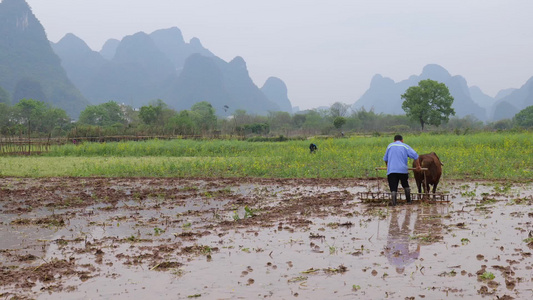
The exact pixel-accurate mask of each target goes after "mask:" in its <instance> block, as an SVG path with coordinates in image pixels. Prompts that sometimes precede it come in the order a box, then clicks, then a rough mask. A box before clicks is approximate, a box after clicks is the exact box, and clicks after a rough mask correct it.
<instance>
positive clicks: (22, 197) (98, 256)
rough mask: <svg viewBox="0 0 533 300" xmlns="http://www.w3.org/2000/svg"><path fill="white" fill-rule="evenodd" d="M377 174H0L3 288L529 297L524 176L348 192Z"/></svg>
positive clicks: (59, 293)
mask: <svg viewBox="0 0 533 300" xmlns="http://www.w3.org/2000/svg"><path fill="white" fill-rule="evenodd" d="M385 184H386V183H385V181H384V179H335V180H332V179H305V180H304V179H250V178H244V179H243V178H239V179H225V178H223V179H194V178H193V179H169V178H165V179H154V178H47V179H27V178H0V229H1V231H0V297H1V298H2V299H57V298H68V299H111V298H112V299H139V298H149V299H154V298H156V299H191V298H201V299H249V298H272V299H293V298H296V297H299V298H301V299H331V298H340V299H355V298H363V299H384V298H387V299H443V298H447V299H457V298H464V299H532V298H533V281H532V280H533V258H532V257H531V255H532V252H533V223H532V221H533V209H532V204H533V186H532V184H531V183H505V182H489V181H475V182H465V181H445V182H443V183H442V184H441V186H439V189H440V192H443V193H446V194H448V195H449V200H450V201H449V202H441V201H438V202H436V201H431V200H424V201H416V202H415V203H414V204H410V205H407V204H405V203H400V205H397V206H394V207H393V206H388V205H387V203H383V202H381V201H376V202H375V201H369V200H366V199H362V198H363V197H362V196H361V194H359V193H364V192H369V191H379V190H383V189H384V187H385ZM412 185H413V186H414V184H413V183H412Z"/></svg>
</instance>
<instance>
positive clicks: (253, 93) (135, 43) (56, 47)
mask: <svg viewBox="0 0 533 300" xmlns="http://www.w3.org/2000/svg"><path fill="white" fill-rule="evenodd" d="M0 17H1V20H2V22H0V34H1V36H0V50H1V52H0V87H2V88H4V89H5V90H6V91H7V92H8V93H10V94H11V95H12V97H11V98H12V99H13V102H15V103H16V102H17V101H19V100H20V99H23V98H33V99H36V100H41V101H44V102H48V103H51V104H53V105H54V106H57V107H60V108H63V109H65V110H66V111H67V112H68V113H69V115H71V116H73V117H77V115H78V114H79V113H80V112H81V111H82V110H83V109H84V108H85V106H87V105H88V104H99V103H104V102H108V101H111V100H112V101H116V102H118V103H125V104H127V105H131V106H133V107H140V106H142V105H146V104H148V103H149V102H150V101H152V100H156V99H161V100H163V101H164V102H165V103H167V104H168V105H169V107H171V108H174V109H177V110H183V109H190V108H191V106H192V105H193V104H194V103H197V102H200V101H207V102H209V103H211V104H212V105H213V107H214V108H215V110H216V112H217V114H218V115H222V116H223V115H230V114H232V113H233V112H234V111H235V110H237V109H241V110H245V111H246V112H248V113H252V114H263V115H264V114H267V113H268V112H270V111H287V112H292V105H291V103H290V100H289V99H288V97H287V87H286V86H285V83H283V81H282V80H281V79H278V78H275V77H271V78H269V79H268V80H267V81H266V82H265V85H264V86H263V88H262V89H260V88H258V87H257V86H256V85H255V84H254V82H253V81H252V79H251V78H250V76H249V74H248V70H247V67H246V62H245V61H244V59H242V58H241V57H236V58H234V59H233V60H232V61H230V62H229V63H228V62H225V61H224V60H222V59H220V58H218V57H217V56H216V55H214V54H213V53H212V52H210V51H209V50H208V49H206V48H204V47H203V46H202V44H201V42H200V40H199V39H197V38H193V39H191V40H190V42H189V43H186V42H185V41H184V40H183V36H182V34H181V31H180V30H179V29H178V28H176V27H173V28H169V29H162V30H157V31H154V32H152V33H151V34H146V33H144V32H139V33H136V34H133V35H130V36H126V37H124V38H123V39H122V40H120V41H118V40H114V39H110V40H108V41H107V42H106V43H105V44H104V46H103V47H102V50H101V52H96V51H93V50H91V49H90V48H89V47H88V46H87V44H86V43H85V42H84V41H83V40H81V39H80V38H78V37H76V36H75V35H73V34H67V35H66V36H65V37H63V38H62V39H61V40H60V41H59V42H57V43H50V42H49V41H48V40H47V38H46V34H45V30H44V28H43V27H42V25H41V24H40V22H39V21H38V19H37V18H36V17H35V15H33V13H32V11H31V9H30V7H29V5H28V4H27V3H26V1H24V0H3V1H2V2H1V3H0ZM263 89H264V91H263Z"/></svg>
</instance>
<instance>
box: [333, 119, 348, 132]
mask: <svg viewBox="0 0 533 300" xmlns="http://www.w3.org/2000/svg"><path fill="white" fill-rule="evenodd" d="M344 124H346V118H345V117H335V119H334V120H333V126H335V128H337V129H341V127H342V126H343V125H344Z"/></svg>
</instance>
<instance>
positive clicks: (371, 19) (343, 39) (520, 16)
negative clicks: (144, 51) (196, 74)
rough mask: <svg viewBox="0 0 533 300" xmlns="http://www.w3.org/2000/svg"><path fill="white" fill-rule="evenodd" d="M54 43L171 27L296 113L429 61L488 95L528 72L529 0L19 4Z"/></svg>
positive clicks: (353, 95) (532, 63)
mask: <svg viewBox="0 0 533 300" xmlns="http://www.w3.org/2000/svg"><path fill="white" fill-rule="evenodd" d="M27 2H28V4H29V5H30V6H31V7H32V9H33V13H34V14H35V15H36V16H37V18H38V19H39V20H40V21H41V23H42V24H43V26H44V27H45V29H46V33H47V35H48V38H49V39H50V40H51V41H53V42H57V41H58V40H60V39H61V38H62V37H63V36H64V35H65V34H66V33H69V32H70V33H73V34H75V35H76V36H78V37H80V38H81V39H83V40H84V41H85V42H86V43H87V44H88V45H89V46H90V47H91V48H92V49H93V50H96V51H100V49H101V47H102V45H103V44H104V42H105V41H106V40H107V39H109V38H115V39H119V40H120V39H122V38H123V37H124V36H126V35H131V34H134V33H136V32H139V31H144V32H146V33H151V32H153V31H155V30H157V29H163V28H170V27H174V26H176V27H178V28H180V29H181V31H182V33H183V36H184V38H185V40H186V41H187V42H188V41H189V40H190V39H191V38H192V37H198V38H199V39H200V41H201V42H202V44H203V45H204V47H206V48H208V49H209V50H211V51H212V52H213V53H214V54H215V55H217V56H219V57H220V58H222V59H224V60H226V61H230V60H231V59H233V58H234V57H235V56H242V57H243V58H244V60H245V61H246V63H247V66H248V71H249V73H250V76H251V77H252V79H253V80H254V82H255V84H256V85H257V86H259V87H262V86H263V84H264V82H265V80H266V79H267V78H268V77H270V76H276V77H279V78H281V79H282V80H283V81H284V82H285V83H286V84H287V87H288V90H289V98H290V99H291V102H292V104H293V106H299V107H300V109H306V108H314V107H317V106H321V105H331V104H332V103H334V102H343V103H348V104H352V103H354V102H355V101H356V100H357V99H359V97H360V96H361V95H362V94H363V93H364V92H365V91H366V90H367V89H368V87H369V84H370V80H371V79H372V77H373V76H374V75H375V74H381V75H383V76H385V77H390V78H392V79H393V80H395V81H400V80H403V79H407V78H408V77H409V76H410V75H419V74H420V73H421V71H422V68H423V67H424V66H425V65H427V64H430V63H435V64H439V65H441V66H443V67H444V68H446V69H447V70H448V71H449V72H450V73H451V74H452V75H462V76H464V77H465V78H466V80H467V81H468V84H469V85H470V86H472V85H476V86H479V87H480V88H481V89H482V90H483V91H484V92H485V93H486V94H488V95H490V96H494V95H495V94H496V93H497V92H498V91H499V90H501V89H505V88H511V87H514V88H519V87H520V86H522V85H523V84H524V83H525V82H526V81H527V80H528V79H529V78H530V77H532V76H533V17H532V13H533V1H532V0H499V1H498V0H444V1H441V0H366V1H363V0H329V1H325V0H324V1H322V0H305V1H304V0H263V1H254V0H152V1H148V0H143V1H139V0H111V1H109V0H27Z"/></svg>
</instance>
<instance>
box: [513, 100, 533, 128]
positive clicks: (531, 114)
mask: <svg viewBox="0 0 533 300" xmlns="http://www.w3.org/2000/svg"><path fill="white" fill-rule="evenodd" d="M513 121H514V122H515V124H516V125H518V126H521V127H533V105H531V106H528V107H526V108H524V109H522V110H521V111H520V112H518V113H517V114H516V115H515V116H514V118H513Z"/></svg>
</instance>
